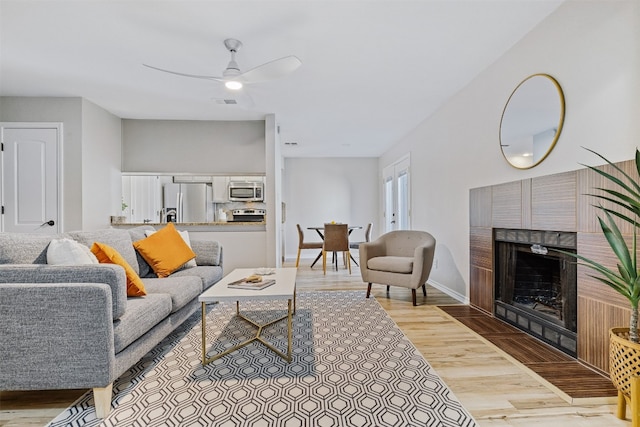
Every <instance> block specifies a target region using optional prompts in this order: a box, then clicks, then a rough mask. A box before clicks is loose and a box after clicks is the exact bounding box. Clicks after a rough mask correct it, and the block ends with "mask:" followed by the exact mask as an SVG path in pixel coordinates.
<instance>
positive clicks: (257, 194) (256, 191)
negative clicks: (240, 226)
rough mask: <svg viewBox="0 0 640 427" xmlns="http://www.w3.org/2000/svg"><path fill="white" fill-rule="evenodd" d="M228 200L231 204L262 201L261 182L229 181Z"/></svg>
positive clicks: (262, 190)
mask: <svg viewBox="0 0 640 427" xmlns="http://www.w3.org/2000/svg"><path fill="white" fill-rule="evenodd" d="M229 200H230V201H232V202H261V201H263V200H264V185H263V184H262V183H261V182H245V181H231V182H230V183H229Z"/></svg>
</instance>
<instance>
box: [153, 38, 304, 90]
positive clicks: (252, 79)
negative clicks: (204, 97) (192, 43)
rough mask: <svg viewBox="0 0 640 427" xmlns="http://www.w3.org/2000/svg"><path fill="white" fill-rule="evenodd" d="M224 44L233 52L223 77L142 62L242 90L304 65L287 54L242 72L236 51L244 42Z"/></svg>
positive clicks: (158, 69)
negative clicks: (174, 69) (197, 73)
mask: <svg viewBox="0 0 640 427" xmlns="http://www.w3.org/2000/svg"><path fill="white" fill-rule="evenodd" d="M224 46H225V47H226V48H227V50H228V51H229V53H230V54H231V60H230V61H229V64H227V68H225V70H224V71H223V72H222V77H215V76H203V75H196V74H187V73H181V72H177V71H171V70H165V69H163V68H158V67H154V66H152V65H147V64H142V65H144V66H145V67H148V68H151V69H154V70H157V71H162V72H165V73H170V74H176V75H178V76H182V77H191V78H196V79H205V80H214V81H217V82H221V83H224V85H225V87H226V88H227V89H230V90H240V89H242V87H243V86H244V84H252V83H259V82H265V81H269V80H275V79H279V78H281V77H284V76H286V75H287V74H290V73H292V72H294V71H295V70H297V69H298V67H300V65H302V61H300V59H298V57H296V56H294V55H290V56H285V57H283V58H280V59H275V60H273V61H269V62H266V63H264V64H262V65H258V66H257V67H255V68H252V69H251V70H249V71H246V72H244V73H243V72H242V71H240V67H239V66H238V63H237V62H236V52H237V51H238V49H240V47H242V42H241V41H240V40H236V39H226V40H225V41H224Z"/></svg>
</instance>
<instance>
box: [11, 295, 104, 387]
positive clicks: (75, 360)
mask: <svg viewBox="0 0 640 427" xmlns="http://www.w3.org/2000/svg"><path fill="white" fill-rule="evenodd" d="M111 306H112V301H111V289H110V287H109V286H107V285H105V284H97V283H63V284H41V283H31V284H30V283H3V284H0V324H1V325H2V328H0V390H45V389H67V388H69V389H73V388H93V387H104V386H106V385H107V384H109V383H111V382H112V381H113V379H114V378H113V376H114V372H115V370H114V363H115V362H114V361H115V356H114V344H113V320H112V317H113V316H112V313H111Z"/></svg>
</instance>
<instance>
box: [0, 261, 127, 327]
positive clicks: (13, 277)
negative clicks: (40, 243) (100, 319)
mask: <svg viewBox="0 0 640 427" xmlns="http://www.w3.org/2000/svg"><path fill="white" fill-rule="evenodd" d="M80 282H81V283H103V284H106V285H108V286H109V287H110V289H111V313H112V314H113V319H112V320H115V319H119V318H120V316H122V315H123V314H124V312H125V310H126V308H127V278H126V275H125V272H124V269H123V268H122V267H120V266H119V265H115V264H90V265H47V264H2V265H0V283H43V284H45V283H49V284H58V283H80Z"/></svg>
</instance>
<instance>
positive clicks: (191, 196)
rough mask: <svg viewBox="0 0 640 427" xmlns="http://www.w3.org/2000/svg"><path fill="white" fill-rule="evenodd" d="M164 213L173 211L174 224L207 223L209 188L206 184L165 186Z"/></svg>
mask: <svg viewBox="0 0 640 427" xmlns="http://www.w3.org/2000/svg"><path fill="white" fill-rule="evenodd" d="M163 190H164V191H163V193H164V206H163V207H164V213H165V216H167V215H168V213H169V212H171V211H172V210H175V220H176V222H208V221H207V210H208V205H209V204H210V203H211V197H212V194H211V186H207V184H165V185H164V188H163Z"/></svg>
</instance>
